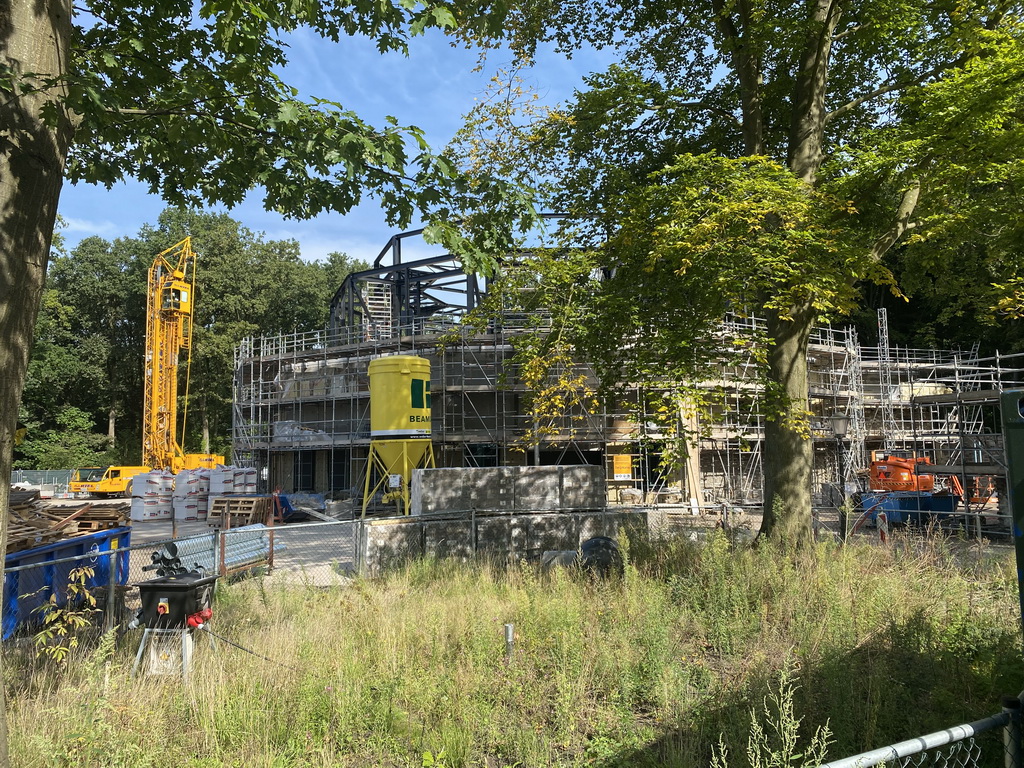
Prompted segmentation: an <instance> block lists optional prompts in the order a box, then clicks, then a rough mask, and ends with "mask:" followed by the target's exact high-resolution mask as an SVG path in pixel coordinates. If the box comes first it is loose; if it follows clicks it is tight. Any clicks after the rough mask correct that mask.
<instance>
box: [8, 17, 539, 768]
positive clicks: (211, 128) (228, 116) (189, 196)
mask: <svg viewBox="0 0 1024 768" xmlns="http://www.w3.org/2000/svg"><path fill="white" fill-rule="evenodd" d="M502 10H503V4H502V2H501V1H500V0H495V2H491V1H490V0H460V2H457V3H456V2H444V1H443V0H442V1H441V2H430V3H421V2H416V1H415V0H383V2H372V3H370V2H356V3H347V2H345V3H319V2H310V1H308V0H306V1H300V2H294V3H286V4H281V3H277V2H268V1H267V0H255V1H252V0H244V1H243V0H205V1H204V2H201V3H198V4H196V3H192V2H186V0H160V1H159V2H156V1H155V0H141V1H140V2H127V0H114V1H113V2H108V1H106V0H103V1H101V0H84V2H81V3H78V4H72V3H71V0H40V2H23V1H21V0H3V2H2V3H0V41H2V51H3V55H2V57H0V125H3V126H4V131H3V135H2V136H0V148H2V151H0V286H2V291H0V297H2V298H0V415H2V416H0V477H6V476H7V475H8V473H9V471H10V468H11V463H10V462H11V450H12V447H13V434H14V428H15V421H16V418H17V412H18V402H19V400H20V398H21V392H22V389H23V386H24V380H25V373H26V369H27V366H28V356H29V347H30V344H31V341H32V336H33V328H34V325H35V319H36V315H37V311H38V307H39V302H40V297H41V293H42V290H43V285H44V280H45V275H46V264H47V259H48V255H49V248H50V242H51V238H52V236H53V225H54V219H55V216H56V209H57V201H58V198H59V196H60V190H61V186H62V184H63V183H64V180H65V179H66V178H69V179H72V180H76V181H78V180H84V181H89V182H96V183H102V184H108V185H109V184H113V183H114V182H116V181H117V180H119V179H122V178H124V177H126V176H132V177H135V178H138V179H140V180H142V181H143V182H145V183H147V184H148V185H149V187H150V188H151V189H152V190H153V191H155V192H158V193H160V194H161V195H162V196H163V197H164V198H165V199H166V200H167V201H168V202H170V203H172V204H197V203H202V202H220V203H226V204H228V205H232V204H235V203H238V202H239V201H241V200H242V199H243V197H244V196H245V195H246V193H247V192H249V191H250V190H251V189H253V188H256V187H259V188H261V189H262V191H263V194H264V204H265V205H266V206H267V207H268V208H272V209H275V210H278V211H281V212H283V213H285V214H286V215H291V216H298V217H308V216H312V215H314V214H316V213H319V212H321V211H326V210H332V211H340V212H344V211H347V210H349V209H351V208H352V206H354V205H355V204H356V203H358V202H359V200H360V199H361V197H362V195H363V194H364V193H368V194H370V195H372V196H374V197H376V198H377V199H379V201H380V202H381V205H382V207H383V208H384V210H385V212H386V214H387V216H388V219H389V222H390V223H392V224H394V225H399V226H404V225H406V224H407V223H408V222H409V221H410V220H411V218H412V216H413V214H414V213H415V212H417V211H419V212H420V213H422V214H424V215H426V216H428V217H430V218H432V219H434V220H435V224H434V226H433V227H432V228H431V230H430V236H431V237H433V238H437V239H440V240H442V241H444V242H445V244H446V245H449V246H450V247H452V248H455V249H459V250H462V251H463V252H466V253H469V254H472V253H474V252H475V251H477V250H479V249H481V248H483V247H485V246H488V245H491V244H493V243H494V242H496V241H499V240H501V239H503V238H505V237H506V236H507V235H508V234H509V232H510V230H511V228H512V226H513V222H514V221H515V220H516V218H517V216H518V215H519V214H520V213H526V214H527V215H528V214H529V210H530V209H529V206H523V205H520V204H519V203H517V202H516V198H515V196H514V195H512V194H510V192H509V190H507V189H505V188H504V187H503V185H501V184H498V183H495V184H488V185H480V184H479V183H471V182H470V180H468V179H466V178H464V177H460V176H458V175H456V174H454V173H453V172H452V163H451V161H450V160H448V159H446V158H443V157H440V156H437V155H434V154H431V153H430V152H429V151H427V148H426V145H425V142H424V140H423V135H422V132H421V131H420V130H418V129H416V128H413V127H409V128H402V127H401V126H399V125H398V122H397V120H395V119H393V118H390V119H388V120H387V122H386V125H385V126H384V127H383V128H375V127H373V126H370V125H368V124H367V123H365V122H364V121H363V120H361V119H360V118H359V117H358V115H356V114H354V113H352V112H351V111H349V110H346V109H345V108H344V107H343V105H340V104H336V103H331V102H327V101H324V100H320V99H315V98H314V99H309V100H303V99H301V98H299V97H298V95H297V92H296V91H295V89H293V88H291V87H290V86H288V85H287V84H286V83H285V82H283V81H282V80H281V78H280V76H279V75H278V73H279V72H280V71H281V70H282V68H283V67H284V65H285V64H286V63H287V56H286V49H287V43H286V40H285V36H286V35H287V33H289V32H291V31H293V30H296V29H299V28H306V29H310V30H312V31H313V32H314V33H315V34H318V35H320V36H321V37H323V38H325V39H328V40H332V41H334V42H338V41H340V40H342V39H343V38H344V37H345V36H349V35H367V36H370V37H371V38H373V39H374V40H376V41H377V44H378V47H379V48H380V50H381V51H402V50H404V49H405V47H406V45H407V42H408V39H409V37H410V36H411V35H415V34H418V33H421V32H423V31H424V30H426V29H428V28H438V29H442V30H451V29H454V28H456V27H460V26H461V27H465V28H466V29H468V30H471V31H472V32H473V33H474V34H480V35H488V34H493V33H495V32H497V31H499V30H500V29H501V25H502V23H503V20H504V13H503V12H502ZM410 145H411V147H412V151H411V152H410V151H409V149H408V147H409V146H410ZM470 200H475V201H477V203H478V204H479V207H480V209H481V210H484V211H497V210H500V211H501V212H503V213H504V214H507V215H504V216H497V215H495V216H490V217H488V221H487V223H486V224H482V225H481V226H479V227H478V228H477V230H476V232H475V233H470V234H469V235H466V236H460V234H459V230H458V229H457V228H456V227H455V226H454V225H452V224H451V223H450V222H449V221H448V219H449V218H450V212H451V211H452V210H453V209H455V208H463V207H466V208H469V207H472V206H471V205H470V203H469V201H470ZM6 507H7V486H6V484H0V513H2V511H3V510H5V509H6ZM0 526H3V528H2V530H0V543H2V542H3V540H4V537H5V536H6V527H5V526H6V515H5V514H0ZM4 723H5V720H0V764H2V763H4V762H6V731H5V730H4V727H5V726H4Z"/></svg>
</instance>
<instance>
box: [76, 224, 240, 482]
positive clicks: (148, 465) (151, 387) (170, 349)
mask: <svg viewBox="0 0 1024 768" xmlns="http://www.w3.org/2000/svg"><path fill="white" fill-rule="evenodd" d="M195 289H196V256H195V254H194V253H193V252H192V239H191V238H190V237H186V238H185V239H184V240H182V241H181V242H180V243H177V244H176V245H173V246H171V247H170V248H168V249H167V250H166V251H163V252H162V253H160V254H158V255H157V257H156V259H155V260H154V261H153V264H152V266H151V267H150V268H149V282H148V286H147V291H146V359H145V371H144V376H143V380H144V385H143V386H144V388H143V414H142V463H143V464H144V465H145V466H131V467H129V466H112V467H106V468H103V467H83V468H80V469H78V470H76V471H75V474H74V477H73V478H72V480H71V483H70V484H69V486H68V487H69V490H70V491H71V492H72V493H75V494H78V493H87V494H90V495H92V496H101V497H102V496H114V495H124V496H131V495H132V483H133V478H134V477H135V476H136V475H139V474H142V473H145V472H149V471H150V470H151V469H169V470H171V471H172V472H175V473H177V472H180V471H181V470H182V469H199V468H201V467H207V468H212V467H215V466H217V465H218V464H223V463H224V457H223V456H221V455H218V454H210V453H185V452H184V450H183V449H182V443H183V442H184V439H185V415H186V413H183V414H182V419H181V432H180V434H181V440H179V439H178V435H179V432H178V369H179V367H180V366H181V365H182V364H184V366H185V371H186V377H185V381H186V384H185V402H186V403H187V402H188V376H187V372H188V369H189V364H190V363H191V355H192V307H193V302H194V301H195V293H196V290H195ZM183 356H184V357H183ZM182 360H184V363H182Z"/></svg>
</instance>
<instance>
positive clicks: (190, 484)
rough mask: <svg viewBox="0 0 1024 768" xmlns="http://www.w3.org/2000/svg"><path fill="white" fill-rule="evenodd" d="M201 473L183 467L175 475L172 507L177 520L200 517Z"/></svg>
mask: <svg viewBox="0 0 1024 768" xmlns="http://www.w3.org/2000/svg"><path fill="white" fill-rule="evenodd" d="M198 499H199V475H198V474H197V472H196V471H195V470H191V469H183V470H181V471H180V472H179V473H178V474H177V475H175V476H174V492H173V494H172V496H171V508H172V510H173V512H174V519H175V520H198V519H199V501H198Z"/></svg>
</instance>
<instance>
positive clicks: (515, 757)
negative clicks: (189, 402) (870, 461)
mask: <svg viewBox="0 0 1024 768" xmlns="http://www.w3.org/2000/svg"><path fill="white" fill-rule="evenodd" d="M622 543H623V545H624V546H625V547H626V548H627V550H628V561H629V562H628V565H627V568H626V572H625V575H624V576H623V578H622V579H619V580H613V581H608V582H602V581H596V580H593V579H589V578H585V577H580V576H578V575H575V574H573V573H571V572H569V571H565V570H560V571H555V572H552V573H549V574H540V573H537V572H535V571H534V570H533V569H532V568H530V567H526V566H512V567H496V566H492V565H489V564H476V565H467V564H460V563H455V562H451V561H430V560H426V561H418V562H414V563H411V564H409V565H408V566H407V567H405V568H404V569H403V570H401V571H399V572H396V573H393V574H391V575H390V576H388V577H387V578H383V579H380V580H375V581H356V582H355V583H354V584H353V585H352V586H351V587H349V588H345V589H331V590H320V589H316V588H299V587H293V588H285V587H281V588H273V589H272V588H269V587H268V588H263V587H261V586H259V585H257V584H255V583H253V582H248V583H239V584H235V585H231V586H227V587H225V588H222V589H221V590H220V592H219V594H218V600H217V604H216V606H215V616H214V620H213V622H212V624H211V626H212V627H213V628H214V630H215V631H216V632H217V633H218V634H221V635H223V636H224V637H227V638H230V639H232V640H234V641H235V642H237V643H239V644H241V645H244V646H246V647H247V648H250V649H252V650H254V651H255V652H257V653H258V654H259V655H260V656H265V657H268V658H270V659H273V660H275V662H276V663H271V662H268V661H265V660H263V659H261V658H258V657H257V656H253V655H250V654H247V653H244V652H242V651H240V650H237V649H235V648H233V647H231V646H226V645H225V644H223V643H221V644H220V645H219V646H218V648H217V649H216V650H211V649H210V648H208V647H207V645H206V643H205V642H204V640H205V638H199V641H198V642H197V646H196V654H195V662H194V665H193V670H192V679H191V682H190V683H189V684H187V685H182V684H181V683H180V682H178V681H175V680H166V679H161V678H154V677H145V676H143V677H139V678H132V677H131V676H130V674H129V672H130V668H131V662H132V656H133V654H134V651H135V648H136V647H137V643H138V640H139V637H138V635H129V636H128V640H127V641H126V642H124V643H123V644H122V647H121V648H120V649H118V650H116V651H114V650H113V649H112V648H110V647H109V646H110V644H109V642H108V643H106V644H104V645H102V646H101V647H100V648H99V649H95V650H93V651H91V652H83V653H82V654H81V656H80V657H79V660H78V661H77V662H75V663H73V664H71V665H70V666H69V667H68V668H67V669H66V670H65V671H62V672H61V671H58V670H56V669H54V668H53V667H52V666H48V665H47V664H45V663H43V662H42V661H33V660H31V659H29V658H28V657H25V658H21V657H19V656H18V655H17V654H14V653H13V652H10V651H9V652H8V656H9V657H10V658H9V660H8V664H7V665H6V668H7V670H8V678H7V680H6V681H5V682H6V685H7V689H8V695H9V701H10V702H11V706H10V723H11V740H12V750H13V752H14V755H15V765H18V766H26V767H27V766H79V765H81V766H94V765H95V766H105V765H110V766H152V767H153V768H158V767H159V768H164V767H165V766H166V767H167V768H170V767H171V766H174V768H179V767H182V766H194V767H197V768H198V767H199V766H211V767H212V766H239V767H242V766H244V767H245V768H256V767H258V766H275V767H276V766H282V767H283V766H335V765H337V766H364V765H386V766H488V767H496V766H516V765H519V766H530V767H532V766H547V765H567V766H568V765H598V766H616V765H631V766H636V765H652V766H653V765H658V766H662V765H668V766H686V767H687V768H690V767H692V766H701V765H708V764H710V762H711V760H712V752H713V750H715V749H716V748H718V745H719V743H721V744H723V745H724V746H725V747H726V748H727V751H728V755H729V762H730V765H731V766H733V768H736V767H737V766H739V767H742V766H745V765H746V764H747V760H748V758H747V740H748V736H749V734H750V731H751V724H752V711H753V712H756V711H757V710H758V709H759V706H760V704H761V703H762V702H764V701H765V700H766V697H768V696H769V694H770V693H771V692H772V691H775V690H777V689H778V679H779V677H780V675H781V676H783V677H786V678H787V679H790V680H791V685H792V706H793V710H794V713H795V716H796V717H797V718H799V719H800V723H801V724H800V731H801V734H800V735H801V736H802V738H805V739H807V738H809V737H810V736H811V735H812V734H813V732H814V730H815V729H816V728H817V727H818V726H820V725H822V724H824V723H825V722H826V721H827V722H828V723H829V726H830V730H831V733H832V739H833V743H832V744H831V746H830V748H829V754H830V755H831V756H834V757H836V756H843V755H845V754H850V753H853V752H857V751H860V750H863V749H867V748H870V747H875V746H879V745H882V744H885V743H889V742H891V741H895V740H900V739H903V738H907V737H910V736H913V735H917V734H920V733H923V732H926V731H931V730H935V729H938V728H940V727H946V726H948V725H952V724H954V723H957V722H962V721H964V720H967V719H974V718H976V717H978V716H981V715H985V714H990V713H991V712H994V711H996V710H997V709H998V701H999V696H1000V695H1001V694H1006V693H1011V694H1013V693H1016V692H1017V691H1019V690H1020V688H1021V687H1022V679H1021V670H1020V654H1019V642H1018V623H1017V622H1018V617H1017V611H1018V607H1017V599H1016V581H1015V579H1014V576H1013V570H1012V553H1009V554H1006V555H999V556H986V557H983V556H982V555H981V554H980V553H979V552H976V551H972V550H971V549H970V548H968V547H964V548H963V551H957V548H958V546H959V545H957V544H955V543H953V544H948V543H946V542H943V541H937V542H931V543H926V544H919V543H914V542H910V541H907V542H897V544H896V545H895V546H891V547H888V548H879V547H875V546H869V545H854V546H849V547H846V548H838V547H836V546H834V545H829V544H819V545H816V546H815V547H814V548H812V549H811V550H810V551H808V552H806V553H804V554H801V555H800V556H798V557H795V558H794V557H793V556H782V555H781V554H779V553H778V552H776V551H774V550H773V549H772V548H771V547H770V546H763V547H759V548H756V549H749V548H744V547H736V546H734V545H733V544H732V543H731V542H730V541H729V540H728V539H727V538H726V537H725V536H724V535H722V534H715V535H713V536H712V537H711V538H710V539H709V540H708V541H707V542H705V543H703V544H702V545H697V544H695V543H691V542H688V541H680V540H675V541H670V542H652V541H649V540H647V539H646V538H645V537H642V536H632V537H629V538H628V539H626V538H624V539H623V542H622ZM508 622H511V623H514V624H515V631H516V640H515V651H514V655H513V658H512V660H511V662H510V663H506V661H505V643H504V633H503V627H504V624H505V623H508ZM761 722H763V716H762V720H761ZM757 727H760V726H757ZM767 730H768V731H769V732H770V731H771V729H770V728H769V729H767ZM769 748H770V747H769Z"/></svg>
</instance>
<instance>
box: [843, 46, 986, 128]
mask: <svg viewBox="0 0 1024 768" xmlns="http://www.w3.org/2000/svg"><path fill="white" fill-rule="evenodd" d="M967 58H968V57H967V55H966V54H965V55H963V56H960V57H958V58H957V59H956V60H954V61H951V62H949V63H948V64H944V65H942V66H939V67H935V68H934V69H929V70H928V71H927V72H922V73H921V74H920V75H918V76H917V77H913V78H908V79H906V80H899V81H897V82H892V83H886V84H885V85H881V86H879V87H878V88H875V89H874V90H873V91H869V92H868V93H865V94H864V95H863V96H858V97H857V98H856V99H854V100H853V101H850V102H848V103H846V104H843V106H841V107H837V108H836V109H834V110H832V111H831V112H829V113H828V114H827V115H826V116H825V124H826V125H827V124H828V123H829V122H831V121H832V120H834V119H835V118H837V117H842V116H843V115H845V114H846V113H848V112H850V111H852V110H854V109H856V108H857V107H859V106H860V105H861V104H863V103H864V102H866V101H870V100H871V99H874V98H876V97H878V96H882V95H884V94H886V93H891V92H892V91H898V90H901V89H903V88H910V87H911V86H914V85H920V84H921V83H923V82H925V81H926V80H928V79H929V78H932V77H935V76H936V75H939V74H941V73H943V72H946V71H947V70H950V69H954V68H956V67H959V66H961V65H962V64H963V63H964V62H965V61H966V60H967Z"/></svg>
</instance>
